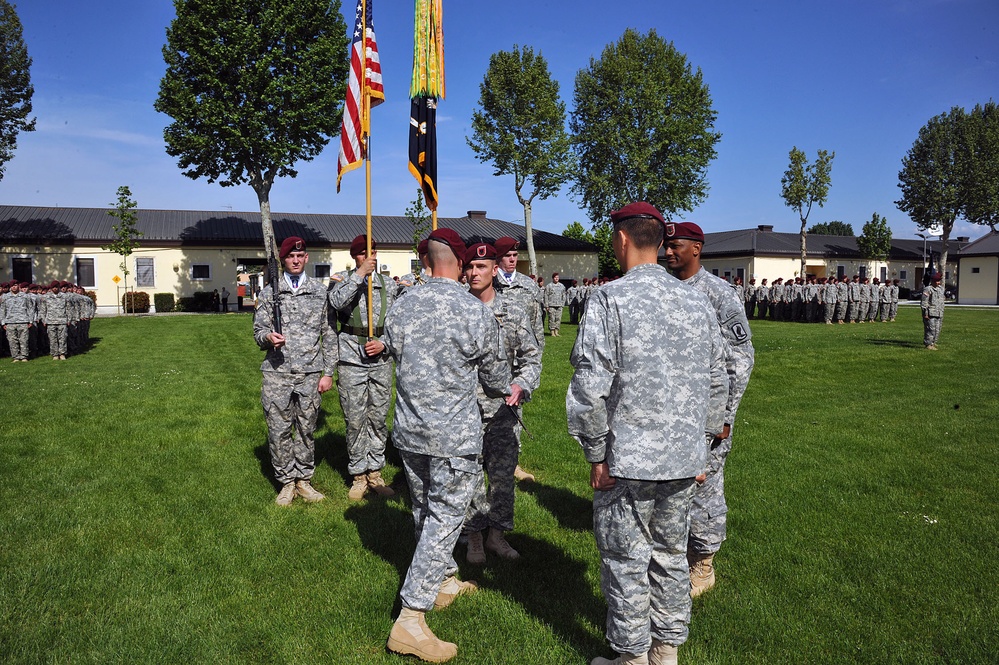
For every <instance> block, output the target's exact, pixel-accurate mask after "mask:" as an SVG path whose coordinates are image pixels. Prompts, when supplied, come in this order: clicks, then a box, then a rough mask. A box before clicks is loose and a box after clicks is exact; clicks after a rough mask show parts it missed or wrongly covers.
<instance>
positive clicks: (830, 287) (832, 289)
mask: <svg viewBox="0 0 999 665" xmlns="http://www.w3.org/2000/svg"><path fill="white" fill-rule="evenodd" d="M838 295H839V289H837V288H836V285H835V284H830V283H828V282H826V284H825V286H823V287H822V295H821V296H820V297H821V299H822V302H828V303H835V302H836V301H837V299H838Z"/></svg>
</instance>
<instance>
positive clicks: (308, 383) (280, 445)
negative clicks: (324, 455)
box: [260, 372, 322, 485]
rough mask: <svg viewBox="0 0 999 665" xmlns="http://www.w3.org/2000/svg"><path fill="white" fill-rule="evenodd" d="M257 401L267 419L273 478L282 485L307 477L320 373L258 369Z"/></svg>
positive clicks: (310, 471) (312, 464)
mask: <svg viewBox="0 0 999 665" xmlns="http://www.w3.org/2000/svg"><path fill="white" fill-rule="evenodd" d="M261 373H262V374H263V375H264V378H263V384H262V388H261V391H260V403H261V404H262V405H263V407H264V419H265V420H266V421H267V444H268V448H269V449H270V453H271V465H272V466H273V467H274V479H275V480H277V481H278V482H279V483H281V484H282V485H284V484H286V483H290V482H293V481H295V480H299V479H301V480H309V479H311V478H312V474H313V473H315V470H316V444H315V441H314V439H313V438H312V435H313V433H314V432H315V430H316V422H317V421H318V420H319V409H320V407H321V406H322V396H321V395H320V394H319V379H320V378H322V374H321V373H319V372H310V373H308V374H291V373H287V372H261Z"/></svg>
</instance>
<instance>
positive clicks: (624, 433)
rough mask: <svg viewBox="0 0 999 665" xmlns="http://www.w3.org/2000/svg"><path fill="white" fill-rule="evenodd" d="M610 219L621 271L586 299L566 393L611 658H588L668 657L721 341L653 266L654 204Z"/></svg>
mask: <svg viewBox="0 0 999 665" xmlns="http://www.w3.org/2000/svg"><path fill="white" fill-rule="evenodd" d="M611 221H612V222H613V224H614V231H613V246H614V255H615V257H616V258H617V260H618V263H620V264H621V267H622V268H623V269H624V270H625V275H624V276H623V277H621V278H620V279H617V280H615V281H613V282H610V283H608V284H606V285H605V286H602V287H601V288H600V290H599V291H597V292H595V293H594V294H593V296H592V297H591V299H590V304H589V306H588V307H587V309H586V314H585V316H584V317H583V321H582V324H581V325H580V329H579V334H578V336H577V337H576V343H575V346H574V347H573V350H572V356H571V363H572V365H573V367H574V368H575V374H574V375H573V377H572V381H571V382H570V384H569V390H568V392H567V394H566V398H565V405H566V416H567V419H568V427H569V434H570V435H572V436H573V437H574V438H575V439H576V440H577V441H579V443H580V445H581V446H582V448H583V453H584V455H585V456H586V460H587V461H588V462H589V463H590V465H591V467H590V485H591V486H592V487H593V489H594V490H595V491H594V493H593V532H594V536H595V538H596V542H597V549H598V550H599V551H600V557H601V566H600V588H601V591H602V592H603V594H604V597H605V598H606V600H607V640H608V642H610V646H611V648H613V649H614V651H616V652H618V654H619V656H618V657H617V658H615V659H614V660H608V659H606V658H602V657H597V658H594V659H593V661H591V665H622V664H624V663H632V664H635V665H645V664H646V663H653V664H655V665H666V664H673V663H676V662H677V661H676V653H677V647H678V646H679V645H681V644H683V643H684V642H685V641H686V639H687V634H688V628H687V626H688V624H689V622H690V608H691V599H690V578H689V572H688V565H687V530H688V526H689V521H690V510H691V502H692V500H693V497H694V492H695V486H696V482H695V480H694V478H695V476H698V475H701V474H703V473H704V471H705V468H706V462H707V451H708V448H707V446H706V445H705V438H704V433H705V432H706V431H714V432H719V433H720V432H721V431H722V427H723V420H724V413H725V402H726V398H727V386H728V378H727V376H726V375H725V343H724V341H723V340H722V337H721V332H720V330H719V328H718V323H717V321H716V317H715V313H714V311H713V310H712V308H711V305H710V303H709V302H708V299H707V298H706V297H705V296H704V294H702V293H700V292H698V291H697V290H695V289H693V288H691V287H689V286H687V285H685V284H683V283H681V282H680V281H679V280H678V279H676V278H675V277H673V276H672V275H670V274H669V273H668V272H666V270H665V269H664V268H663V267H662V266H660V265H659V264H658V263H657V259H658V252H659V248H660V247H662V244H663V233H664V222H663V217H662V215H661V214H660V213H659V211H658V210H656V208H655V207H653V206H652V205H650V204H648V203H632V204H630V205H627V206H625V207H624V208H622V209H620V210H617V211H615V212H612V213H611Z"/></svg>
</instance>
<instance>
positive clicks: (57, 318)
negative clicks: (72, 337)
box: [42, 282, 69, 360]
mask: <svg viewBox="0 0 999 665" xmlns="http://www.w3.org/2000/svg"><path fill="white" fill-rule="evenodd" d="M42 320H43V321H44V322H45V328H46V330H47V331H48V336H49V353H50V354H51V355H52V360H65V359H66V351H67V348H66V322H67V321H69V298H68V294H65V293H61V292H60V286H59V282H52V284H51V285H50V286H49V292H48V293H47V294H46V295H45V296H44V297H43V298H42Z"/></svg>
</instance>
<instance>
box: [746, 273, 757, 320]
mask: <svg viewBox="0 0 999 665" xmlns="http://www.w3.org/2000/svg"><path fill="white" fill-rule="evenodd" d="M755 309H756V278H755V277H750V278H749V285H748V286H746V318H747V319H751V318H753V311H754V310H755Z"/></svg>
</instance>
